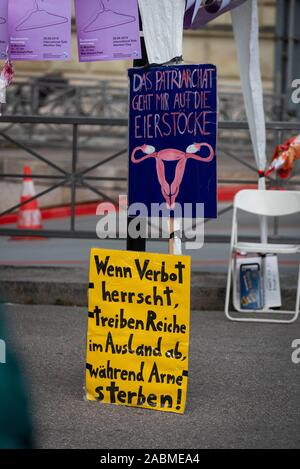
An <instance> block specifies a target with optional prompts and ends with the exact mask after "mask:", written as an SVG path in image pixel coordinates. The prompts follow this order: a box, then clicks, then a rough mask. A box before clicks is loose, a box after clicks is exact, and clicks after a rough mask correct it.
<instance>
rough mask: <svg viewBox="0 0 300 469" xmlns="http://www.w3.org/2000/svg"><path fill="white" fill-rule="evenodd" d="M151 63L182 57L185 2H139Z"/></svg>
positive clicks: (181, 0) (177, 0)
mask: <svg viewBox="0 0 300 469" xmlns="http://www.w3.org/2000/svg"><path fill="white" fill-rule="evenodd" d="M139 7H140V12H141V17H142V22H143V31H144V37H145V44H146V49H147V54H148V60H149V63H158V64H162V63H164V62H168V61H169V60H171V59H173V58H174V57H179V56H181V55H182V36H183V17H184V12H185V0H139Z"/></svg>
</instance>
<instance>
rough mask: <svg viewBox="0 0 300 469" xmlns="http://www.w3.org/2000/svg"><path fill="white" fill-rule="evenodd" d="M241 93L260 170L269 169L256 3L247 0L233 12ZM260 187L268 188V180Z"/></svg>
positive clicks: (260, 184)
mask: <svg viewBox="0 0 300 469" xmlns="http://www.w3.org/2000/svg"><path fill="white" fill-rule="evenodd" d="M231 16H232V24H233V30H234V35H235V41H236V47H237V55H238V61H239V65H240V74H241V83H242V90H243V94H244V100H245V108H246V114H247V119H248V123H249V129H250V135H251V140H252V145H253V150H254V155H255V160H256V165H257V169H258V170H259V171H264V170H265V167H266V124H265V113H264V105H263V87H262V81H261V73H260V62H259V27H258V9H257V0H248V1H247V2H245V3H243V4H242V5H241V6H240V7H239V8H237V9H236V10H232V11H231ZM259 187H260V188H261V189H264V188H265V178H263V177H262V178H260V182H259Z"/></svg>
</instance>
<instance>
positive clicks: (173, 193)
mask: <svg viewBox="0 0 300 469" xmlns="http://www.w3.org/2000/svg"><path fill="white" fill-rule="evenodd" d="M202 147H206V148H208V150H209V155H208V156H207V157H202V156H199V155H196V153H197V152H199V151H200V150H201V148H202ZM138 151H142V152H143V153H145V155H144V156H142V157H141V158H139V159H137V158H136V156H135V155H136V153H137V152H138ZM214 156H215V152H214V150H213V148H212V146H211V145H210V144H209V143H194V144H193V145H189V146H188V147H187V149H186V151H185V152H184V151H180V150H176V149H173V148H168V149H164V150H161V151H159V152H156V151H155V148H154V147H152V146H151V145H142V146H139V147H136V148H135V149H134V150H133V152H132V154H131V161H132V162H133V163H141V162H142V161H144V160H146V159H148V158H155V161H156V172H157V178H158V181H159V184H160V187H161V192H162V195H163V197H164V199H165V201H166V204H167V207H168V208H174V206H175V202H176V198H177V196H178V194H179V190H180V186H181V182H182V179H183V176H184V172H185V166H186V163H187V160H188V159H190V158H192V159H194V160H197V161H202V162H203V163H210V162H211V161H212V160H213V158H214ZM168 161H177V165H176V170H175V177H174V179H173V182H172V183H171V184H169V183H168V182H167V180H166V176H165V162H168Z"/></svg>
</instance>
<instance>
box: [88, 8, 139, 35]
mask: <svg viewBox="0 0 300 469" xmlns="http://www.w3.org/2000/svg"><path fill="white" fill-rule="evenodd" d="M134 21H136V17H135V16H131V15H124V14H123V13H118V12H117V11H113V10H110V9H109V8H107V7H106V6H105V5H104V3H103V1H102V0H99V8H98V10H97V11H96V12H95V14H94V15H93V18H92V19H91V21H89V23H88V24H87V25H86V26H85V27H84V28H83V32H84V33H91V32H94V31H100V30H101V29H108V28H113V27H115V26H122V25H124V24H127V23H133V22H134Z"/></svg>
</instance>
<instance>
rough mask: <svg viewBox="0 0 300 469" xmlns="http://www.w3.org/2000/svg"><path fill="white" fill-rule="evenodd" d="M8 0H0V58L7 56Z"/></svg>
mask: <svg viewBox="0 0 300 469" xmlns="http://www.w3.org/2000/svg"><path fill="white" fill-rule="evenodd" d="M7 17H8V0H0V59H6V57H7V44H8V24H7Z"/></svg>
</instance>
